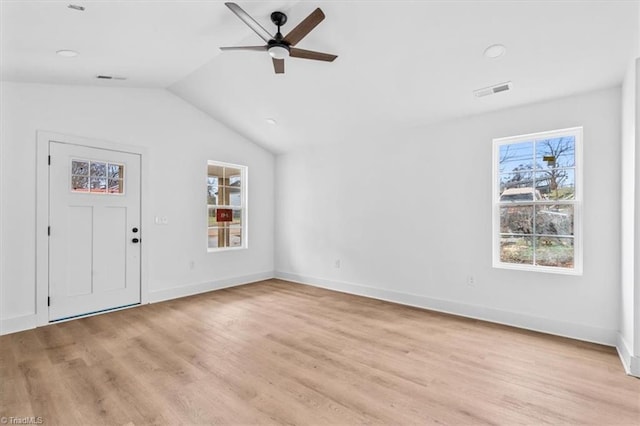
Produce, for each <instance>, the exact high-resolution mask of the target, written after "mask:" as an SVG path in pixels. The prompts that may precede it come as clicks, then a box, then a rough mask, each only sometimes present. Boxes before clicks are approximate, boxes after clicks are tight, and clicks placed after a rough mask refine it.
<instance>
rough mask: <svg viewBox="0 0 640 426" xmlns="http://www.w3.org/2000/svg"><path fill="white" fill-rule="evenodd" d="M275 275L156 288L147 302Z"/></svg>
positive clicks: (261, 274) (250, 276) (264, 273)
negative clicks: (164, 288) (163, 288)
mask: <svg viewBox="0 0 640 426" xmlns="http://www.w3.org/2000/svg"><path fill="white" fill-rule="evenodd" d="M274 276H275V275H274V273H273V271H267V272H261V273H258V274H251V275H243V276H240V277H230V278H223V279H220V280H215V281H207V282H204V283H199V284H190V285H186V286H182V287H174V288H168V289H166V290H157V291H150V292H149V302H150V303H155V302H162V301H165V300H171V299H177V298H179V297H185V296H193V295H194V294H199V293H206V292H207V291H212V290H221V289H223V288H229V287H235V286H238V285H243V284H249V283H253V282H256V281H262V280H268V279H270V278H273V277H274Z"/></svg>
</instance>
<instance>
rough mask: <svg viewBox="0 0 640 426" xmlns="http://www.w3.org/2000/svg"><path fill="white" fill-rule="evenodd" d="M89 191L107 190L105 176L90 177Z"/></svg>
mask: <svg viewBox="0 0 640 426" xmlns="http://www.w3.org/2000/svg"><path fill="white" fill-rule="evenodd" d="M90 183H91V192H107V179H106V178H95V177H92V178H91V181H90Z"/></svg>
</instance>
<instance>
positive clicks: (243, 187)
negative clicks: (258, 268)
mask: <svg viewBox="0 0 640 426" xmlns="http://www.w3.org/2000/svg"><path fill="white" fill-rule="evenodd" d="M209 166H217V167H225V168H232V169H238V170H240V207H239V210H240V212H241V213H240V229H241V231H240V232H241V236H242V237H241V245H240V246H238V247H209V229H210V228H211V227H210V226H209V209H210V208H212V207H213V208H218V207H221V208H229V209H232V210H233V209H236V210H238V206H223V205H219V204H209V203H208V201H206V210H205V219H206V223H207V226H206V230H207V234H206V242H205V243H206V247H207V252H208V253H215V252H222V251H229V250H245V249H248V248H249V238H248V236H249V232H248V230H249V224H248V221H247V219H248V217H249V215H248V210H249V208H248V199H249V198H248V195H247V194H248V176H249V168H248V167H247V166H243V165H240V164H233V163H226V162H223V161H216V160H208V161H207V174H206V176H205V179H204V183H205V188H206V189H207V191H206V192H207V194H208V192H209V181H208V179H209Z"/></svg>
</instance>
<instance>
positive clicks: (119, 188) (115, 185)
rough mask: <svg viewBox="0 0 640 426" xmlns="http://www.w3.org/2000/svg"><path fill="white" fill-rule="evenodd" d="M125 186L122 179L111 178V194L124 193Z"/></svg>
mask: <svg viewBox="0 0 640 426" xmlns="http://www.w3.org/2000/svg"><path fill="white" fill-rule="evenodd" d="M123 192H124V187H123V185H122V179H109V193H110V194H122V193H123Z"/></svg>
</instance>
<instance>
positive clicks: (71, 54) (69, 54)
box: [56, 49, 78, 58]
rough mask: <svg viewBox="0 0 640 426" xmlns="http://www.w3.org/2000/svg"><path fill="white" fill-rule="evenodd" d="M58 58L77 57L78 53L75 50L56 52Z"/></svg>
mask: <svg viewBox="0 0 640 426" xmlns="http://www.w3.org/2000/svg"><path fill="white" fill-rule="evenodd" d="M56 53H57V54H58V55H60V56H64V57H65V58H73V57H74V56H78V52H76V51H75V50H65V49H63V50H58V51H57V52H56Z"/></svg>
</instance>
